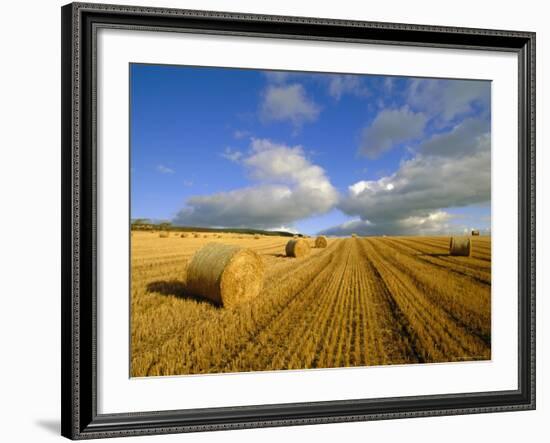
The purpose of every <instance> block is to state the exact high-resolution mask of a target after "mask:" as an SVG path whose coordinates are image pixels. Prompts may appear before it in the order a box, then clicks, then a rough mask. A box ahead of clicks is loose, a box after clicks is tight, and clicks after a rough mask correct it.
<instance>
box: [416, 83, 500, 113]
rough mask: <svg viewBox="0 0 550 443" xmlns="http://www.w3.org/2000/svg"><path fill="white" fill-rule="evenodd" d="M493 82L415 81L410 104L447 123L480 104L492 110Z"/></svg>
mask: <svg viewBox="0 0 550 443" xmlns="http://www.w3.org/2000/svg"><path fill="white" fill-rule="evenodd" d="M490 100H491V83H490V82H489V81H484V80H435V79H413V80H411V81H410V83H409V87H408V92H407V103H408V104H409V105H410V106H411V107H412V108H413V109H415V110H419V111H422V112H425V113H427V114H429V115H430V116H434V117H436V118H438V119H442V120H444V121H450V120H452V119H453V118H455V117H457V116H459V115H465V114H468V113H470V112H472V111H473V110H474V105H475V104H476V103H477V104H478V105H480V106H483V107H485V108H489V104H490Z"/></svg>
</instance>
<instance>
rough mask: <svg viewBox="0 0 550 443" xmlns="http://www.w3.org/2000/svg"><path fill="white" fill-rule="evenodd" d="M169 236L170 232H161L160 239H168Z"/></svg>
mask: <svg viewBox="0 0 550 443" xmlns="http://www.w3.org/2000/svg"><path fill="white" fill-rule="evenodd" d="M168 236H169V234H168V232H164V231H161V232H159V237H160V238H168Z"/></svg>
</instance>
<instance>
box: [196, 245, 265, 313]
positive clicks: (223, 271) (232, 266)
mask: <svg viewBox="0 0 550 443" xmlns="http://www.w3.org/2000/svg"><path fill="white" fill-rule="evenodd" d="M264 272H265V266H264V264H263V262H262V260H261V258H260V256H259V255H258V254H256V253H255V252H254V251H252V250H250V249H245V248H241V247H239V246H235V245H224V244H221V243H208V244H206V245H205V246H203V247H202V248H201V249H200V250H199V251H197V252H196V253H195V254H194V255H193V257H192V259H191V262H190V263H189V267H188V268H187V289H188V290H189V292H190V293H192V294H195V295H199V296H202V297H205V298H207V299H209V300H210V301H212V302H214V303H216V304H218V305H222V306H226V307H231V306H235V305H237V304H239V303H241V302H243V301H245V300H248V299H251V298H254V297H256V296H257V295H258V294H259V293H260V291H261V289H262V284H263V277H264Z"/></svg>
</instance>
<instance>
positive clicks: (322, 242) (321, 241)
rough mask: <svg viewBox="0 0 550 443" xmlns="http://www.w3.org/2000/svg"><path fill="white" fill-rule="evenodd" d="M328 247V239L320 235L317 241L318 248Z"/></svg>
mask: <svg viewBox="0 0 550 443" xmlns="http://www.w3.org/2000/svg"><path fill="white" fill-rule="evenodd" d="M327 245H328V242H327V238H326V237H325V236H324V235H320V236H319V237H317V238H316V239H315V247H316V248H326V247H327Z"/></svg>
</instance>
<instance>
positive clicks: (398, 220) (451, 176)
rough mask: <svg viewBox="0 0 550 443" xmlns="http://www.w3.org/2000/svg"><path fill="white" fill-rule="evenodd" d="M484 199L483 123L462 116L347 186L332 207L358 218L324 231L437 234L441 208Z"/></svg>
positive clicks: (486, 132)
mask: <svg viewBox="0 0 550 443" xmlns="http://www.w3.org/2000/svg"><path fill="white" fill-rule="evenodd" d="M490 199H491V149H490V128H489V124H488V123H487V122H486V121H483V120H481V119H478V120H475V119H467V120H465V121H464V122H462V123H461V124H459V125H456V126H455V127H454V128H452V129H451V130H450V131H447V132H445V133H441V134H437V135H434V136H433V137H432V138H430V139H429V140H427V141H425V142H424V143H422V144H421V145H420V146H419V152H418V153H417V154H416V155H415V157H413V158H412V159H409V160H406V161H403V162H402V163H401V165H400V167H399V169H398V170H397V171H396V172H395V173H393V174H390V175H387V176H385V177H382V178H380V179H379V180H362V181H358V182H356V183H354V184H352V185H351V186H349V189H348V193H347V195H345V196H344V197H342V198H341V199H340V201H339V203H338V208H339V209H340V210H341V211H343V212H344V213H345V214H347V215H350V216H355V217H359V220H357V221H355V222H353V224H352V225H350V226H348V225H341V226H336V227H333V228H331V229H328V230H326V231H325V232H326V233H327V234H331V233H336V232H340V233H345V232H356V231H360V232H363V233H367V232H368V233H370V235H375V234H380V233H382V234H387V235H397V234H399V233H407V232H409V233H428V232H431V233H436V232H440V233H443V232H448V230H449V226H448V225H447V224H445V223H446V222H448V219H445V218H444V217H443V215H442V214H444V212H442V209H443V208H450V207H465V206H470V205H473V204H488V203H489V202H490ZM443 221H445V223H443ZM358 233H359V232H358Z"/></svg>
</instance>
